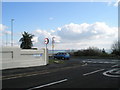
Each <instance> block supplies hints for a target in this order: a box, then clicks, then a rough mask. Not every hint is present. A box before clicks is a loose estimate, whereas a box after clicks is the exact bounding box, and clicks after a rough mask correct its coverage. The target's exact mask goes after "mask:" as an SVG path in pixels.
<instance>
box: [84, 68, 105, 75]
mask: <svg viewBox="0 0 120 90" xmlns="http://www.w3.org/2000/svg"><path fill="white" fill-rule="evenodd" d="M103 70H105V69H99V70H96V71H93V72H89V73H85V74H83V76H86V75H89V74H93V73H96V72H100V71H103Z"/></svg>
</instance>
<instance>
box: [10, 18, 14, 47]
mask: <svg viewBox="0 0 120 90" xmlns="http://www.w3.org/2000/svg"><path fill="white" fill-rule="evenodd" d="M13 21H14V19H11V46H13Z"/></svg>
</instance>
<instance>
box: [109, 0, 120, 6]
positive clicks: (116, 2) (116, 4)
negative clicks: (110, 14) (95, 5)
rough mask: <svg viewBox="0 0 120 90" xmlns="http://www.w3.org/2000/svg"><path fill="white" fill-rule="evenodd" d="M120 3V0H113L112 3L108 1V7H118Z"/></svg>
mask: <svg viewBox="0 0 120 90" xmlns="http://www.w3.org/2000/svg"><path fill="white" fill-rule="evenodd" d="M119 1H120V0H113V1H112V0H111V1H108V6H115V7H118V4H119Z"/></svg>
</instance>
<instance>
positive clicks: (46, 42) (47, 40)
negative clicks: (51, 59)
mask: <svg viewBox="0 0 120 90" xmlns="http://www.w3.org/2000/svg"><path fill="white" fill-rule="evenodd" d="M48 43H49V39H48V38H45V44H46V49H47V44H48Z"/></svg>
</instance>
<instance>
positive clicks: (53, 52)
mask: <svg viewBox="0 0 120 90" xmlns="http://www.w3.org/2000/svg"><path fill="white" fill-rule="evenodd" d="M54 38H55V37H52V55H53V54H54V43H55V41H54Z"/></svg>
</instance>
